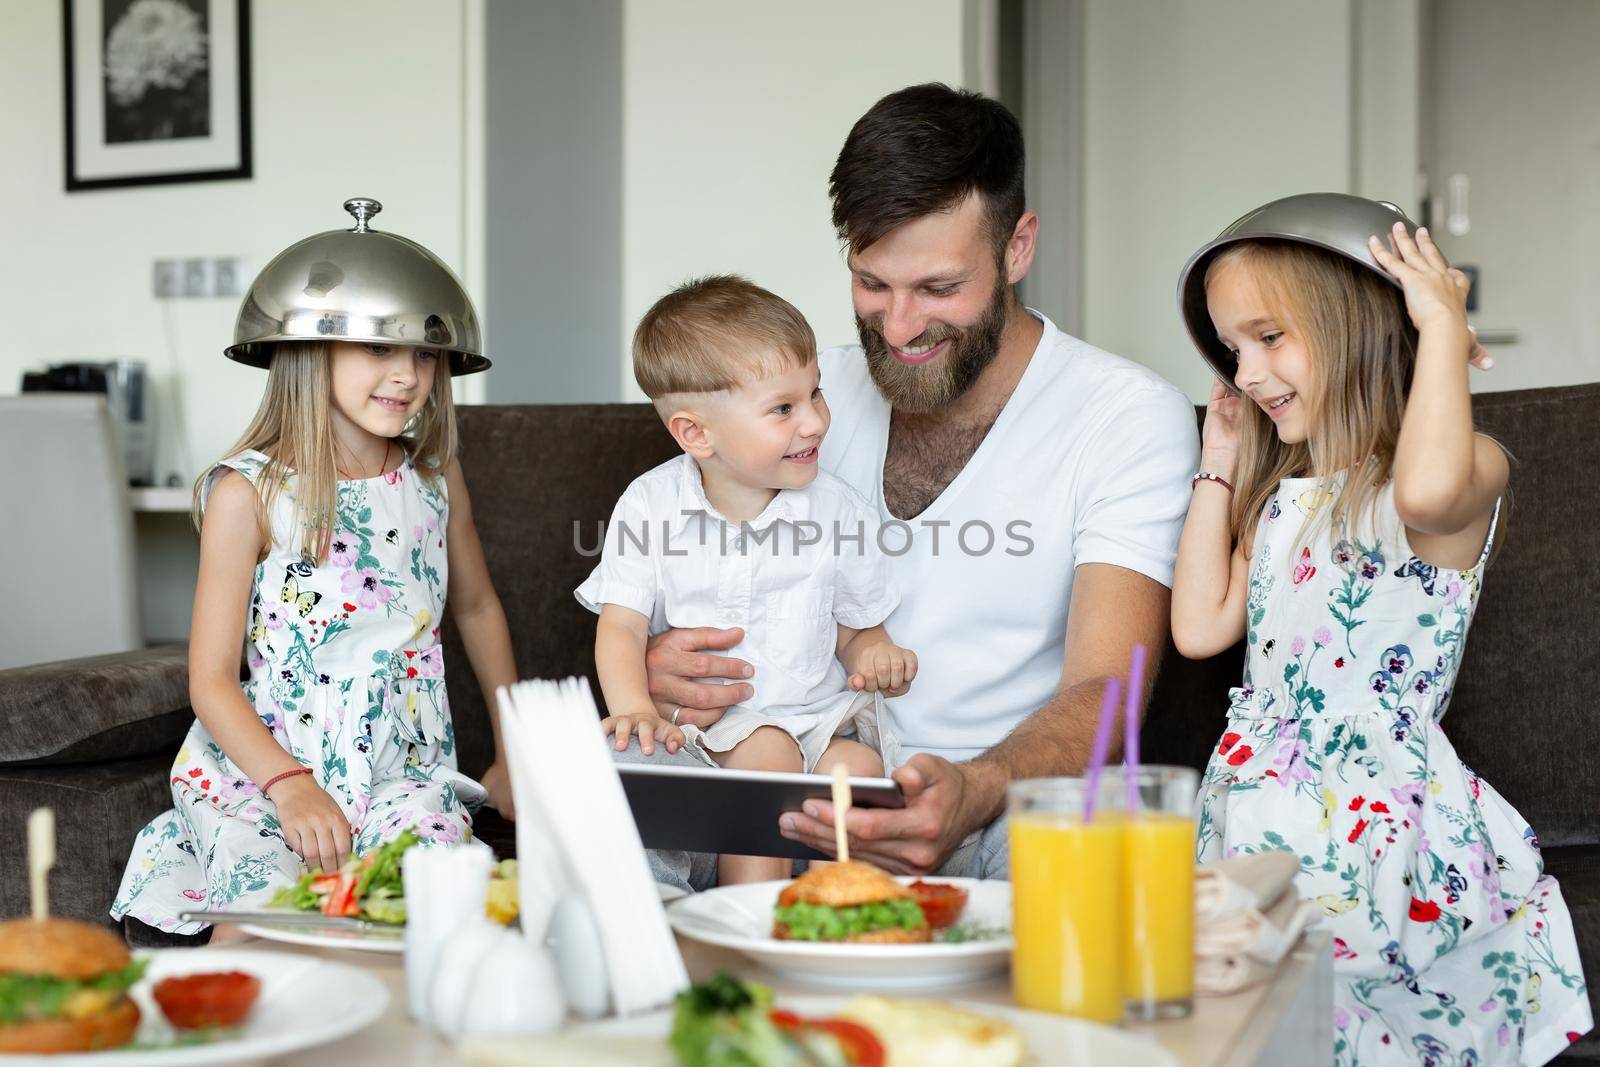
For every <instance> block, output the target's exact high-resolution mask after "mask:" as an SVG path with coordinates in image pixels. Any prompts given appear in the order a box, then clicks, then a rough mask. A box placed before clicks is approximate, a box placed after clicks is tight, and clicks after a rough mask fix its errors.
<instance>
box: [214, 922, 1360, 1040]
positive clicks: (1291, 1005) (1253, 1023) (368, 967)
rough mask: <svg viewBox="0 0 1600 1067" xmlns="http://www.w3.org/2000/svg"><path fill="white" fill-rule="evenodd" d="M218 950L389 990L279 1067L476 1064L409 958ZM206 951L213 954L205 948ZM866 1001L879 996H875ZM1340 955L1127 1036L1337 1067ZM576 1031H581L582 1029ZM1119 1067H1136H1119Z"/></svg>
mask: <svg viewBox="0 0 1600 1067" xmlns="http://www.w3.org/2000/svg"><path fill="white" fill-rule="evenodd" d="M218 932H219V936H217V937H216V938H215V939H214V943H217V944H219V946H220V945H226V947H227V948H229V949H239V950H245V951H263V952H269V951H270V952H285V953H293V954H301V955H309V956H314V957H318V958H321V959H326V960H329V961H332V962H337V963H341V964H345V965H347V966H355V967H358V968H360V969H361V970H363V971H366V972H367V973H369V974H371V975H373V976H375V977H377V978H378V979H379V980H380V981H382V982H383V983H384V984H385V985H386V986H387V987H388V989H389V992H390V998H389V1004H388V1007H387V1009H386V1010H385V1011H384V1013H383V1015H382V1016H381V1017H380V1018H379V1019H378V1020H377V1021H376V1022H374V1023H373V1024H372V1025H371V1026H368V1027H366V1028H365V1029H363V1030H361V1031H359V1032H357V1033H354V1034H351V1035H349V1036H348V1037H345V1038H343V1039H341V1040H339V1041H336V1042H334V1043H332V1044H328V1045H324V1046H322V1047H320V1048H317V1049H311V1050H306V1051H304V1052H299V1053H295V1054H292V1055H285V1056H281V1057H276V1058H272V1059H268V1060H266V1061H265V1063H267V1064H270V1065H271V1067H305V1064H307V1063H330V1064H331V1063H336V1064H339V1065H340V1067H471V1065H472V1064H473V1063H474V1062H475V1061H474V1060H473V1059H471V1058H470V1057H469V1056H468V1055H466V1053H465V1052H463V1051H462V1049H461V1048H460V1047H458V1046H457V1045H456V1044H455V1043H454V1042H452V1041H451V1040H449V1039H448V1038H446V1037H445V1036H443V1035H440V1034H438V1033H436V1032H434V1031H433V1030H431V1029H429V1028H427V1027H425V1026H422V1025H420V1024H418V1023H417V1022H415V1021H414V1020H412V1019H411V1018H410V1016H409V1015H408V1013H407V1010H406V989H405V956H404V955H403V954H401V953H377V952H371V951H361V950H353V949H342V948H340V949H335V948H324V947H313V946H305V945H294V944H284V943H281V942H278V941H273V940H266V939H263V938H261V937H258V936H253V935H249V934H245V933H242V932H241V931H239V930H238V928H236V927H231V926H229V925H228V924H219V927H218ZM678 947H679V950H680V952H681V953H682V956H683V961H684V966H685V968H686V969H687V971H688V973H689V977H690V978H691V979H692V980H694V981H703V980H704V979H706V978H708V977H710V976H711V975H713V974H715V973H717V972H719V971H726V972H729V973H732V974H735V975H737V976H738V977H740V978H742V979H745V980H751V981H757V982H762V983H764V984H766V985H769V986H771V987H772V989H773V991H774V993H775V994H776V996H777V998H778V1000H779V1001H780V1002H781V1001H782V1000H783V998H784V997H785V996H796V995H811V994H818V993H827V992H833V991H832V990H826V989H819V988H817V987H813V986H808V985H804V984H802V983H801V982H799V981H796V980H794V979H792V978H788V977H785V976H784V975H781V974H778V973H775V972H772V971H769V970H767V969H765V968H762V967H760V966H757V965H755V964H752V963H751V962H749V961H748V960H746V959H745V958H743V957H742V956H740V955H739V954H737V953H736V952H734V951H732V950H730V949H726V948H718V947H714V946H710V945H706V944H702V943H700V942H697V941H693V940H690V939H688V938H685V937H683V936H681V935H680V936H679V937H678ZM198 951H205V950H203V949H201V950H198ZM858 991H859V992H874V990H872V989H870V988H864V989H861V990H858ZM918 995H929V996H936V997H938V998H940V999H944V1000H952V1001H960V1002H964V1003H966V1004H970V1005H973V1006H974V1007H977V1008H978V1009H979V1010H982V1006H983V1005H1010V1004H1012V999H1011V982H1010V976H1009V974H1000V975H995V976H991V977H989V978H984V979H979V980H976V981H971V982H968V983H966V984H962V985H951V986H946V987H943V988H940V989H938V990H937V991H936V992H932V993H927V994H918ZM1332 1013H1333V952H1332V946H1331V941H1330V939H1329V936H1328V934H1327V933H1325V932H1320V931H1316V930H1312V931H1308V932H1307V933H1306V934H1305V935H1303V936H1302V937H1301V939H1300V941H1299V942H1298V943H1297V944H1296V946H1295V947H1294V948H1292V949H1291V950H1290V951H1289V952H1288V953H1287V954H1286V955H1285V957H1284V958H1283V960H1282V961H1281V962H1280V964H1279V966H1278V970H1277V972H1276V973H1275V974H1273V975H1272V976H1271V977H1270V978H1269V979H1268V980H1266V981H1263V982H1260V983H1258V984H1256V985H1253V986H1250V987H1248V988H1245V989H1242V990H1240V991H1238V992H1235V993H1231V994H1228V995H1226V996H1198V997H1196V998H1195V1001H1194V1011H1193V1012H1192V1013H1191V1014H1189V1015H1188V1016H1187V1017H1184V1018H1181V1019H1168V1020H1162V1021H1158V1022H1153V1023H1145V1024H1137V1025H1125V1026H1124V1027H1123V1028H1122V1029H1123V1031H1124V1032H1125V1033H1131V1034H1136V1035H1140V1036H1143V1037H1146V1038H1148V1039H1149V1040H1150V1041H1153V1042H1154V1043H1155V1044H1157V1045H1159V1046H1160V1047H1161V1048H1162V1049H1163V1050H1165V1051H1166V1052H1167V1053H1169V1054H1170V1056H1171V1057H1172V1059H1173V1060H1175V1061H1176V1062H1177V1063H1178V1064H1180V1065H1182V1067H1266V1065H1275V1064H1282V1063H1295V1064H1299V1065H1304V1067H1331V1065H1332V1063H1333V1015H1332ZM571 1025H579V1023H578V1022H577V1021H574V1023H572V1024H571ZM1113 1067H1132V1065H1128V1064H1116V1065H1113Z"/></svg>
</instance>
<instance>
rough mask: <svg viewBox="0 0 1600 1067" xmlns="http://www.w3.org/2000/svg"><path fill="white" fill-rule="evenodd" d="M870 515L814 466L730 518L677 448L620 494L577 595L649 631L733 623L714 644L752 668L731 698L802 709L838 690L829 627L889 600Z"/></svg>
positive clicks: (892, 593)
mask: <svg viewBox="0 0 1600 1067" xmlns="http://www.w3.org/2000/svg"><path fill="white" fill-rule="evenodd" d="M826 447H827V439H826V438H825V439H824V441H823V448H824V449H826ZM878 521H879V520H878V515H877V512H876V510H875V509H873V508H872V507H871V506H870V505H868V504H867V502H866V501H865V500H864V499H862V497H861V495H860V494H859V493H857V492H856V491H855V490H854V489H852V488H851V487H850V486H849V485H847V484H845V483H844V482H842V481H841V480H839V479H838V478H836V477H834V476H833V475H831V474H829V473H827V472H826V471H822V470H819V471H818V472H817V478H816V481H814V482H813V483H812V484H811V485H809V486H807V487H805V488H804V489H784V490H781V491H779V493H778V495H777V496H775V497H774V498H773V500H772V502H771V503H770V504H768V505H767V507H766V509H765V510H763V511H762V513H761V514H760V515H759V516H757V517H756V518H755V519H753V520H751V521H750V522H748V523H744V524H742V525H741V524H739V523H734V522H730V521H729V520H728V519H726V518H724V517H723V516H722V515H720V514H719V513H718V512H717V510H716V509H715V508H714V507H712V506H711V503H710V502H709V501H708V500H707V499H706V496H705V488H704V483H703V481H702V479H701V476H700V468H699V467H698V466H697V465H696V464H695V462H694V460H693V459H691V458H690V457H689V456H688V455H679V456H676V457H674V458H673V459H670V460H668V461H667V462H665V463H663V464H661V465H660V466H659V467H656V468H655V469H653V470H651V471H648V472H646V473H645V474H642V475H640V476H639V477H638V478H635V479H634V480H633V482H632V484H630V485H629V486H628V488H627V489H626V490H625V491H624V492H623V494H622V497H621V499H619V500H618V501H617V505H616V507H615V508H614V509H613V510H612V514H611V521H610V523H609V524H608V525H607V528H606V537H605V541H604V547H603V548H602V551H601V556H600V562H599V564H598V565H597V566H596V567H595V568H594V570H593V571H592V572H591V573H590V575H589V577H588V578H587V579H586V580H585V581H584V582H583V584H582V585H580V586H578V588H577V589H576V590H575V593H576V595H577V598H578V601H579V603H581V604H583V606H584V607H586V608H588V609H589V610H590V611H593V612H597V613H598V612H599V611H600V608H601V606H602V605H604V604H618V605H621V606H622V607H626V608H632V609H633V610H634V611H637V612H639V613H640V614H641V615H644V616H646V617H647V618H648V619H649V620H650V632H651V633H652V634H656V633H661V632H662V631H664V630H668V629H673V628H678V627H694V626H716V627H733V626H738V627H742V628H743V629H744V631H745V636H744V640H742V641H741V642H740V643H739V644H737V645H735V646H734V647H733V648H731V649H729V650H728V651H727V652H725V653H721V654H722V655H727V656H733V657H736V658H739V659H744V660H748V661H749V662H750V664H751V665H752V666H753V667H754V668H755V676H754V677H753V678H751V679H749V682H750V684H751V685H752V686H753V687H754V689H755V696H754V697H753V698H752V699H751V700H749V701H746V702H745V703H744V704H742V705H740V706H741V707H744V708H747V709H750V710H753V711H772V710H776V709H789V710H793V711H795V712H800V711H802V710H807V711H809V710H813V709H816V708H817V707H818V705H819V702H827V703H829V704H831V703H832V702H833V699H834V698H836V697H838V696H839V695H840V694H841V693H845V692H847V689H846V685H845V681H846V678H845V673H844V668H843V667H842V666H840V664H839V662H838V659H837V657H836V656H835V654H834V651H835V646H836V645H837V643H838V629H837V626H836V624H839V623H842V624H843V625H845V626H848V627H850V628H852V629H856V630H863V629H866V628H868V627H870V626H876V625H878V624H879V623H881V622H883V621H884V619H886V618H887V617H888V616H889V614H890V613H891V612H892V611H893V610H894V608H895V606H896V605H897V604H898V603H899V599H900V598H899V592H898V588H897V586H896V585H895V582H894V578H893V575H892V574H891V572H890V569H889V567H888V561H887V560H886V559H885V558H884V556H883V554H882V553H881V551H879V549H878V544H877V528H878ZM836 529H838V530H839V531H840V532H841V533H842V534H843V536H842V537H836V536H835V530H836ZM858 531H859V536H857V533H858ZM817 536H820V540H816V541H815V542H814V543H807V542H811V541H812V540H813V537H817ZM835 546H837V551H836V550H835ZM892 634H893V631H891V636H892ZM896 643H900V642H898V641H897V642H896ZM707 681H712V682H726V680H725V679H707Z"/></svg>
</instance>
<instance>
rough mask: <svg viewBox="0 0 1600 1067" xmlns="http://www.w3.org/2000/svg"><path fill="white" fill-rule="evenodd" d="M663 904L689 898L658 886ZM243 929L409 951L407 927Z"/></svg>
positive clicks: (300, 941)
mask: <svg viewBox="0 0 1600 1067" xmlns="http://www.w3.org/2000/svg"><path fill="white" fill-rule="evenodd" d="M656 892H657V893H658V894H660V896H661V903H663V904H666V903H669V902H671V901H674V900H677V899H678V898H679V897H683V896H687V895H688V894H686V893H685V892H684V891H683V890H681V889H679V888H678V887H677V886H670V885H662V884H661V883H659V882H657V883H656ZM239 929H240V930H241V931H242V932H244V933H247V934H250V935H251V936H253V937H259V938H261V939H263V940H265V941H278V942H281V943H283V944H286V945H309V946H311V947H312V948H348V949H355V950H357V951H360V952H392V953H400V952H404V951H405V950H406V928H405V927H404V926H397V927H395V928H394V930H393V932H390V931H388V930H383V931H375V930H374V931H366V930H338V929H329V928H328V927H325V926H278V925H272V926H267V925H264V924H263V925H257V924H256V923H240V924H239Z"/></svg>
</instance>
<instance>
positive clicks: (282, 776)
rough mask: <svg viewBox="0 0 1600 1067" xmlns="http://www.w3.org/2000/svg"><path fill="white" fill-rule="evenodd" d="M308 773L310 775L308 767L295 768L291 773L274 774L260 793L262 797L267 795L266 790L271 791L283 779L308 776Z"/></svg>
mask: <svg viewBox="0 0 1600 1067" xmlns="http://www.w3.org/2000/svg"><path fill="white" fill-rule="evenodd" d="M310 773H311V768H310V767H296V768H295V769H294V770H292V771H284V772H283V773H282V774H275V775H273V776H272V777H271V778H268V779H267V784H266V785H264V786H262V787H261V793H262V795H263V796H265V795H266V793H267V790H269V789H271V788H272V787H273V786H275V785H277V784H278V783H279V782H281V781H283V780H284V779H285V778H293V777H294V776H295V775H297V774H310Z"/></svg>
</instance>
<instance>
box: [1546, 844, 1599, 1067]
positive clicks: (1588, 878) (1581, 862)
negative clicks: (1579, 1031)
mask: <svg viewBox="0 0 1600 1067" xmlns="http://www.w3.org/2000/svg"><path fill="white" fill-rule="evenodd" d="M1544 869H1545V873H1546V874H1550V875H1553V876H1554V877H1555V879H1556V881H1557V882H1559V883H1560V884H1561V896H1562V898H1563V899H1564V900H1565V901H1566V902H1567V907H1568V908H1569V909H1571V911H1572V925H1573V926H1574V927H1575V928H1576V929H1577V934H1578V958H1579V959H1580V960H1582V961H1583V973H1584V977H1585V978H1586V979H1587V980H1588V983H1589V1004H1590V1007H1591V1008H1593V1010H1594V1015H1595V1018H1597V1019H1600V845H1569V846H1568V847H1566V848H1546V849H1544ZM1544 981H1545V982H1546V983H1548V982H1549V981H1550V978H1549V976H1546V977H1545V979H1544ZM1565 1056H1566V1057H1571V1058H1574V1059H1585V1060H1590V1061H1593V1060H1600V1033H1596V1032H1591V1033H1590V1034H1589V1035H1588V1036H1586V1037H1583V1038H1580V1039H1579V1040H1578V1041H1577V1042H1576V1043H1574V1044H1573V1045H1572V1047H1571V1048H1569V1049H1568V1050H1567V1051H1566V1053H1565ZM1564 1058H1565V1057H1564Z"/></svg>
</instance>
